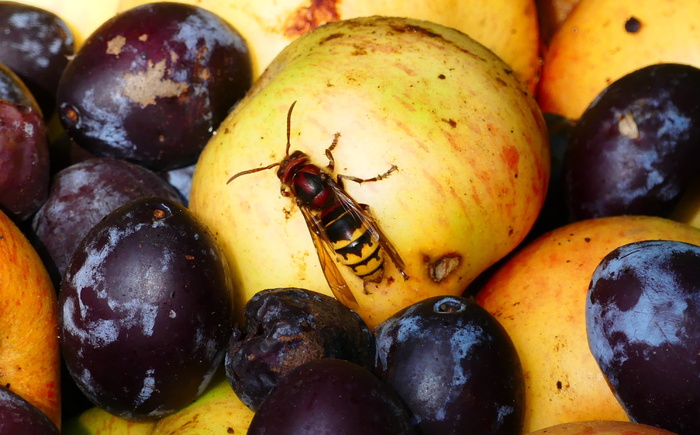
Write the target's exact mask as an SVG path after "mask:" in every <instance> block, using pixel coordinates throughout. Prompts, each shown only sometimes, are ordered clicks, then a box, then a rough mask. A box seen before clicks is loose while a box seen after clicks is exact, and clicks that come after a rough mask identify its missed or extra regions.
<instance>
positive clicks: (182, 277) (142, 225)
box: [59, 198, 233, 420]
mask: <svg viewBox="0 0 700 435" xmlns="http://www.w3.org/2000/svg"><path fill="white" fill-rule="evenodd" d="M231 286H232V285H231V280H230V276H229V274H228V268H227V264H226V261H225V259H224V257H223V254H222V253H221V251H220V249H219V247H218V246H217V244H216V242H215V240H214V237H213V236H212V235H211V234H210V233H209V231H208V230H207V229H206V227H205V226H204V225H202V224H201V223H200V222H199V221H198V220H197V219H196V218H195V217H194V215H193V214H192V213H191V212H190V211H189V210H187V209H186V208H185V207H183V206H182V205H180V204H178V203H176V202H174V201H170V200H165V199H159V198H144V199H138V200H135V201H132V202H130V203H129V204H127V205H125V206H123V207H120V208H118V209H117V210H115V211H113V212H112V213H110V214H109V215H108V216H107V217H105V218H104V219H103V220H102V221H100V222H99V223H98V224H97V225H96V226H95V227H93V228H92V229H91V230H90V232H89V233H88V234H87V235H86V236H85V238H84V239H83V241H82V242H81V243H80V245H79V246H78V249H77V250H76V252H75V254H74V256H73V258H72V260H71V263H70V265H69V267H68V270H67V271H66V274H65V276H64V279H63V281H62V283H61V290H60V294H59V326H60V336H61V349H62V353H63V357H64V360H65V363H66V367H67V369H68V371H69V373H70V374H71V377H72V378H73V379H74V380H75V382H76V384H77V385H78V386H79V387H80V389H81V390H82V391H83V393H84V394H85V395H86V396H87V397H88V398H89V399H90V400H91V401H92V402H93V403H95V404H96V405H97V406H100V407H101V408H103V409H105V410H107V411H109V412H111V413H113V414H115V415H118V416H120V417H123V418H126V419H134V420H139V419H155V418H159V417H163V416H165V415H168V414H170V413H173V412H175V411H177V410H179V409H181V408H182V407H184V406H186V405H188V404H190V403H192V401H193V400H194V399H196V398H197V397H198V396H199V395H200V394H201V393H202V392H203V391H204V389H205V388H206V387H207V385H208V384H209V382H210V381H211V379H212V376H213V375H214V373H215V372H216V370H218V369H219V368H220V367H221V365H222V362H223V357H224V353H225V351H226V344H227V341H228V338H229V337H230V335H231V317H232V305H233V304H232V299H231V293H232V287H231Z"/></svg>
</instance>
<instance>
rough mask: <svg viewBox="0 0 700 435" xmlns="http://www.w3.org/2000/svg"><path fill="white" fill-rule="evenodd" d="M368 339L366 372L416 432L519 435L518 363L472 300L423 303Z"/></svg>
mask: <svg viewBox="0 0 700 435" xmlns="http://www.w3.org/2000/svg"><path fill="white" fill-rule="evenodd" d="M374 333H375V336H376V340H377V342H376V346H377V356H376V359H375V368H374V371H375V373H377V375H378V376H379V377H380V378H382V379H384V380H385V381H386V382H387V383H389V384H390V385H391V386H393V388H394V389H395V390H396V391H397V392H398V393H399V395H400V396H401V398H402V399H403V401H404V402H405V403H406V404H407V405H408V407H409V409H410V410H411V412H412V415H413V418H414V420H415V421H416V422H417V426H418V428H419V430H420V433H422V434H425V435H428V434H445V433H465V434H466V433H468V434H519V433H521V431H522V428H523V422H524V409H525V408H524V406H525V383H524V375H523V371H522V367H521V365H520V359H519V357H518V354H517V352H516V350H515V347H514V345H513V343H512V341H511V340H510V337H509V336H508V334H507V333H506V331H505V329H504V328H503V327H502V326H501V325H500V324H499V323H498V321H497V320H496V319H495V318H493V317H492V316H491V315H490V314H489V313H488V312H487V311H486V310H485V309H484V308H482V307H481V306H479V305H478V304H477V303H476V302H475V301H474V300H473V299H471V298H464V297H456V296H437V297H432V298H428V299H425V300H423V301H420V302H417V303H415V304H413V305H411V306H409V307H406V308H404V309H403V310H401V311H399V312H398V313H396V314H395V315H393V316H392V317H390V318H389V319H387V320H385V321H384V322H382V323H381V324H379V325H378V326H377V327H376V328H375V331H374Z"/></svg>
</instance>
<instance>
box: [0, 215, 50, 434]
mask: <svg viewBox="0 0 700 435" xmlns="http://www.w3.org/2000/svg"><path fill="white" fill-rule="evenodd" d="M0 331H2V334H0V349H1V351H0V383H1V384H2V385H5V386H6V387H8V388H9V389H10V390H12V391H14V392H15V393H17V394H19V395H20V396H22V397H23V398H24V399H26V400H27V401H29V402H30V403H32V404H33V405H34V406H36V407H37V408H39V409H40V410H41V411H42V412H44V413H45V414H46V415H47V416H48V417H49V418H50V419H51V420H52V421H53V422H54V423H56V425H57V426H58V427H59V428H60V427H61V394H60V379H61V378H60V350H59V343H58V304H57V302H56V292H55V290H54V287H53V284H52V283H51V279H50V278H49V275H48V272H47V271H46V269H45V267H44V264H43V263H42V262H41V259H40V258H39V255H38V254H37V253H36V251H35V250H34V248H33V247H32V245H31V244H30V243H29V241H28V240H27V239H26V238H25V236H24V234H22V232H21V231H20V230H19V228H17V226H16V225H15V224H14V223H13V222H12V221H11V220H10V218H9V217H7V215H6V214H4V213H3V212H2V211H0Z"/></svg>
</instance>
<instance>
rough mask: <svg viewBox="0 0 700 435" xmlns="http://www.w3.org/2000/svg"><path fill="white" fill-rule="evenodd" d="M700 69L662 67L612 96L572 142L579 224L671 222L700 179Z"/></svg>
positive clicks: (607, 93) (570, 168)
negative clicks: (620, 219) (634, 218)
mask: <svg viewBox="0 0 700 435" xmlns="http://www.w3.org/2000/svg"><path fill="white" fill-rule="evenodd" d="M699 142H700V69H697V68H695V67H693V66H690V65H681V64H657V65H652V66H648V67H645V68H642V69H639V70H637V71H634V72H632V73H630V74H628V75H626V76H624V77H622V78H620V79H619V80H617V81H615V82H614V83H612V84H611V85H610V86H609V87H608V88H606V89H605V90H604V91H603V92H602V93H601V94H600V95H599V96H598V97H597V98H596V100H595V101H593V103H591V105H590V106H589V107H588V108H587V109H586V111H585V112H584V113H583V115H582V116H581V118H580V119H579V120H578V122H577V123H576V125H575V126H574V127H573V129H572V131H571V132H570V136H569V145H568V148H567V154H566V160H565V177H566V189H567V197H568V204H569V209H570V211H571V215H572V218H573V219H574V220H580V219H587V218H595V217H602V216H611V215H622V214H637V215H655V216H667V215H668V214H669V213H671V211H672V209H673V206H674V205H675V204H676V202H677V201H678V200H679V198H680V196H681V194H682V193H683V191H684V189H685V188H686V187H687V185H688V184H689V183H690V181H691V179H692V177H693V176H695V174H697V173H698V171H700V146H698V143H699Z"/></svg>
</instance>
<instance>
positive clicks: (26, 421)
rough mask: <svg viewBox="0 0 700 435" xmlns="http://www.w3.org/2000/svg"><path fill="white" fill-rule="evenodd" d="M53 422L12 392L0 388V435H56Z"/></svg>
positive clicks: (57, 432) (57, 431) (2, 387)
mask: <svg viewBox="0 0 700 435" xmlns="http://www.w3.org/2000/svg"><path fill="white" fill-rule="evenodd" d="M59 433H60V432H59V430H58V428H57V427H56V425H55V424H54V422H53V421H51V419H50V418H48V417H47V416H46V414H44V413H43V412H41V411H40V410H39V408H37V407H36V406H34V405H32V404H31V403H29V402H28V401H27V400H25V399H24V398H23V397H21V396H20V395H18V394H17V393H15V392H14V391H12V390H10V389H8V388H5V387H4V386H0V434H8V435H9V434H22V435H51V434H55V435H58V434H59Z"/></svg>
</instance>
